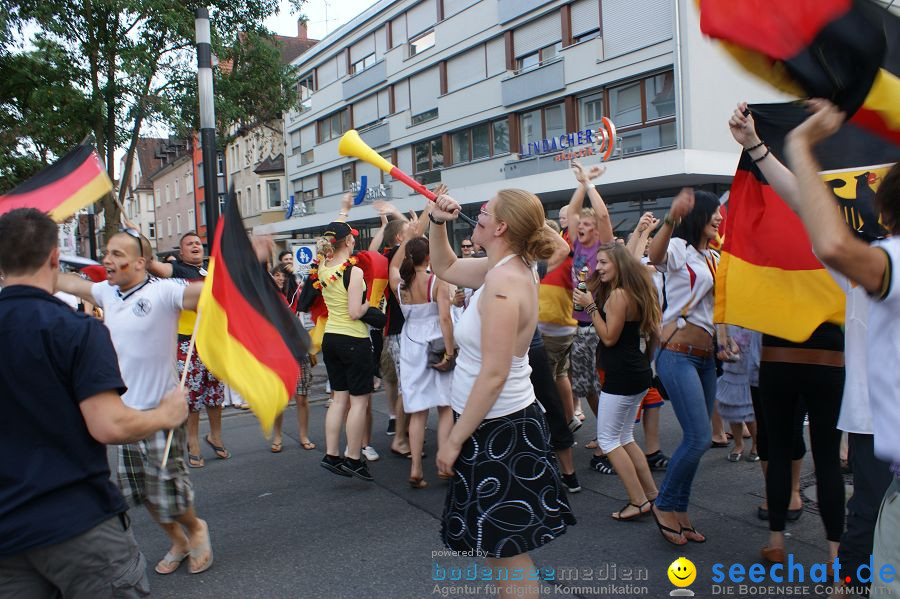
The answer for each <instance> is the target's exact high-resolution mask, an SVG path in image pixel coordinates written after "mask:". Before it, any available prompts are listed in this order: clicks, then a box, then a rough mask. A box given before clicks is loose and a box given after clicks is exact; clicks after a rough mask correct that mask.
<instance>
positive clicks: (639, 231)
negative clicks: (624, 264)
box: [625, 212, 659, 260]
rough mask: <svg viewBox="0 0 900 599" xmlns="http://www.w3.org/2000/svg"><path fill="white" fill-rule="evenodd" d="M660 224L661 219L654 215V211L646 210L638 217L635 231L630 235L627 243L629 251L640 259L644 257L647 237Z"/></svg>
mask: <svg viewBox="0 0 900 599" xmlns="http://www.w3.org/2000/svg"><path fill="white" fill-rule="evenodd" d="M658 226H659V219H658V218H656V217H655V216H653V213H652V212H645V213H644V214H643V215H642V216H641V218H640V219H638V222H637V226H635V228H634V232H633V233H632V234H631V236H629V237H628V243H626V244H625V247H626V249H627V250H628V253H629V254H631V255H632V256H634V257H635V258H637V259H638V260H640V259H641V258H643V257H644V247H645V246H646V245H647V239H648V238H649V237H650V233H652V232H653V231H655V230H656V227H658Z"/></svg>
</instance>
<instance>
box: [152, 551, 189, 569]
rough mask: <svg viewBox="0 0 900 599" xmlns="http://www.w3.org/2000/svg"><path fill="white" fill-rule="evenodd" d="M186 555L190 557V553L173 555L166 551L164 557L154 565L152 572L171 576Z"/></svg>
mask: <svg viewBox="0 0 900 599" xmlns="http://www.w3.org/2000/svg"><path fill="white" fill-rule="evenodd" d="M188 555H190V552H185V553H182V554H181V555H175V554H174V553H172V552H171V551H168V552H166V555H165V557H163V558H162V559H161V560H159V563H158V564H156V567H155V568H154V570H155V571H156V573H157V574H172V573H174V572H175V570H177V569H178V566H180V565H181V562H183V561H184V560H185V558H187V556H188Z"/></svg>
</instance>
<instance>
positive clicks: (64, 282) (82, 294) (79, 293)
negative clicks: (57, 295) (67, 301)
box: [55, 273, 96, 304]
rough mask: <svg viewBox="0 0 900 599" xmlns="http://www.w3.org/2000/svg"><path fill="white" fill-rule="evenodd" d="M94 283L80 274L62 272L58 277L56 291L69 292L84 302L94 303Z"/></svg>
mask: <svg viewBox="0 0 900 599" xmlns="http://www.w3.org/2000/svg"><path fill="white" fill-rule="evenodd" d="M93 285H94V284H93V283H92V282H90V281H86V280H84V279H82V278H81V277H79V276H78V275H75V274H72V273H60V274H59V276H58V277H56V289H55V291H62V292H64V293H69V294H71V295H74V296H75V297H77V298H79V299H81V300H82V301H84V302H90V303H92V304H93V303H94V302H95V301H96V300H95V299H94V296H93V294H92V293H91V287H92V286H93Z"/></svg>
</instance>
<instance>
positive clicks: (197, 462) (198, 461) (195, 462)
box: [188, 453, 206, 468]
mask: <svg viewBox="0 0 900 599" xmlns="http://www.w3.org/2000/svg"><path fill="white" fill-rule="evenodd" d="M188 466H190V467H191V468H203V467H204V466H206V462H204V461H203V456H199V455H194V454H192V453H189V454H188Z"/></svg>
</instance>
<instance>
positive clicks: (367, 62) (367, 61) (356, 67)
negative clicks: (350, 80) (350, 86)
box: [350, 53, 375, 75]
mask: <svg viewBox="0 0 900 599" xmlns="http://www.w3.org/2000/svg"><path fill="white" fill-rule="evenodd" d="M373 64H375V54H374V53H372V54H369V55H368V56H366V57H365V58H361V59H359V60H357V61H356V62H354V63H353V64H352V65H350V74H351V75H353V74H354V73H359V72H361V71H365V70H366V69H368V68H369V67H370V66H372V65H373Z"/></svg>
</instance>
